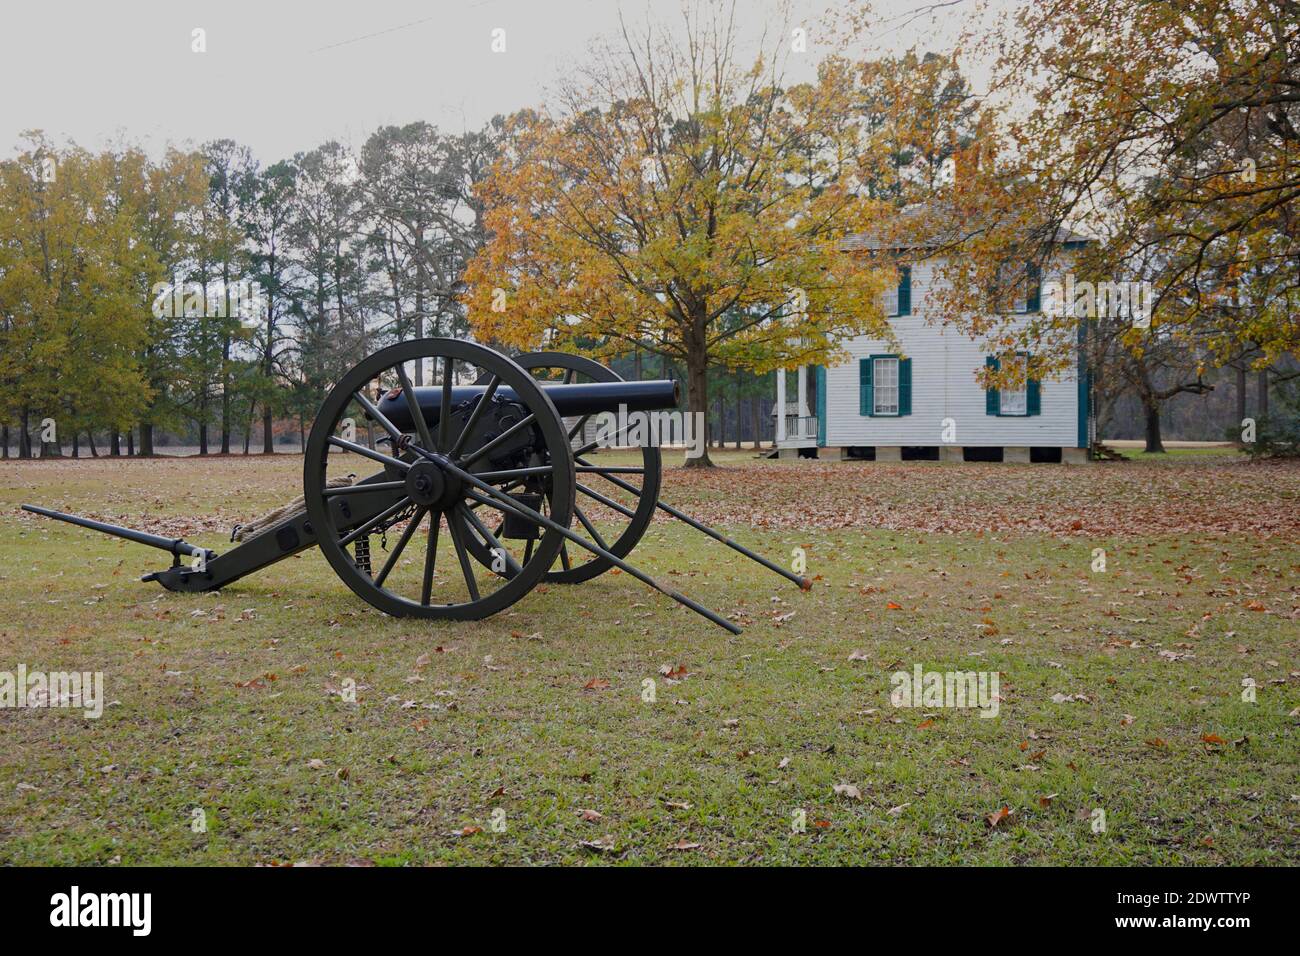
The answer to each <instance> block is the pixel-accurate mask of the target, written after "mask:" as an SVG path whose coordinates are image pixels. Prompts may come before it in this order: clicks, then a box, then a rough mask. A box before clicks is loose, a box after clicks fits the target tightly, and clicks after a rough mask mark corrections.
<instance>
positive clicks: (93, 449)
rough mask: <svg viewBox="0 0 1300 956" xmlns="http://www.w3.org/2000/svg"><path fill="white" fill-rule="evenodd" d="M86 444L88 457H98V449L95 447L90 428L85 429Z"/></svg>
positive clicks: (93, 434) (93, 435)
mask: <svg viewBox="0 0 1300 956" xmlns="http://www.w3.org/2000/svg"><path fill="white" fill-rule="evenodd" d="M86 444H87V445H89V446H90V457H91V458H98V457H99V449H98V448H96V447H95V433H94V432H92V431H91V430H90V429H86Z"/></svg>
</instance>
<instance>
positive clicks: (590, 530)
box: [573, 505, 609, 551]
mask: <svg viewBox="0 0 1300 956" xmlns="http://www.w3.org/2000/svg"><path fill="white" fill-rule="evenodd" d="M573 513H574V514H576V515H577V516H578V520H579V521H581V522H582V526H583V527H584V528H586V529H587V534H589V535H591V538H592V540H593V541H595V542H596V543H597V544H598V545H600V546H601V547H602V548H604V549H605V550H606V551H608V550H609V545H607V544H606V543H605V539H604V538H602V537H601V536H600V532H599V531H597V530H596V526H595V525H593V524H592V523H591V522H590V521H588V520H587V516H586V515H585V514H583V513H582V509H581V508H579V507H578V506H577V505H574V506H573Z"/></svg>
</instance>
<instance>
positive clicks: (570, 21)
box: [0, 0, 1005, 162]
mask: <svg viewBox="0 0 1300 956" xmlns="http://www.w3.org/2000/svg"><path fill="white" fill-rule="evenodd" d="M842 2H843V0H842ZM999 2H1005V0H999ZM827 5H828V4H827V2H826V0H793V2H792V9H793V11H794V18H793V19H794V22H795V23H801V22H802V23H807V24H808V25H809V27H810V28H811V27H812V25H813V24H814V23H815V22H816V21H817V20H818V19H819V18H820V16H821V14H822V13H823V12H824V10H825V9H826V8H827ZM924 5H925V0H877V2H876V4H875V9H876V10H877V11H878V12H879V13H880V14H881V15H882V16H883V17H885V18H887V23H886V25H885V26H884V27H883V28H882V29H881V30H880V31H879V32H878V33H877V34H875V35H873V38H872V44H873V45H874V46H876V47H877V48H879V49H887V50H892V51H895V52H900V51H902V50H904V49H906V48H907V47H909V46H911V45H917V46H918V48H919V49H921V50H922V51H924V50H929V49H945V48H947V47H948V46H949V45H950V44H951V42H952V39H953V38H954V37H955V36H956V34H957V32H958V29H959V26H960V22H959V17H960V16H962V15H963V14H962V13H960V12H958V11H961V10H963V8H967V7H973V6H974V0H969V2H962V3H960V4H958V5H957V6H956V7H955V8H950V9H944V10H942V11H939V12H937V13H936V14H934V15H928V16H926V17H923V18H921V19H918V20H916V21H915V22H913V23H910V24H908V25H905V26H903V24H904V23H905V22H906V20H908V19H910V18H909V17H907V13H908V12H909V11H913V10H915V9H917V8H918V7H921V6H924ZM681 8H682V2H681V0H622V2H616V0H424V2H414V0H316V2H310V3H306V2H304V3H299V2H285V0H256V2H250V0H204V2H198V0H137V2H130V3H122V2H119V3H104V2H96V0H85V2H67V0H35V2H31V0H20V2H15V3H10V4H6V5H5V7H4V8H3V13H0V156H9V155H11V154H12V152H13V150H14V147H15V146H16V145H17V144H18V142H19V134H20V133H21V132H22V131H23V130H26V129H32V128H38V129H43V130H45V131H46V133H47V134H49V135H50V136H52V137H53V138H54V139H55V141H56V142H63V141H65V140H69V139H70V140H73V141H75V142H77V143H78V144H80V145H82V146H85V147H87V148H91V149H97V148H100V147H103V146H104V145H106V144H108V143H110V142H112V141H114V139H115V138H116V137H118V136H125V137H126V138H127V139H129V140H131V141H133V142H139V143H142V144H143V145H145V146H146V147H147V148H149V149H150V151H151V152H157V151H159V150H161V148H162V147H163V146H165V145H166V144H168V143H175V144H179V145H184V144H189V145H197V144H198V143H201V142H203V141H205V140H209V139H215V138H219V137H229V138H231V139H235V140H238V141H239V142H242V143H245V144H247V145H248V146H250V147H251V148H252V149H253V151H254V153H256V155H257V156H258V157H259V158H260V159H261V160H262V161H264V162H273V161H275V160H278V159H281V158H285V157H288V156H290V155H292V154H293V153H294V152H296V151H299V150H307V149H311V148H313V147H315V146H317V145H319V144H320V143H322V142H324V141H325V140H327V139H330V138H336V139H340V140H342V141H344V142H347V143H350V144H351V145H353V146H354V147H359V146H360V145H361V143H362V142H364V140H365V138H366V137H367V136H368V135H369V134H370V133H371V132H372V131H373V130H374V129H375V128H376V127H378V126H379V125H381V124H386V123H397V124H401V123H408V122H412V121H415V120H420V119H423V120H428V121H429V122H432V123H434V124H436V125H438V126H439V127H441V128H443V129H446V130H448V131H453V132H458V131H460V130H463V129H470V128H478V127H480V126H482V125H483V124H484V123H485V122H486V121H487V120H489V119H490V118H491V117H492V116H493V115H495V114H497V113H509V112H512V111H513V110H515V109H518V108H520V107H524V106H530V105H538V104H540V103H541V102H543V101H544V99H545V96H546V91H547V89H548V87H550V86H552V85H553V84H554V82H555V81H556V79H557V78H559V77H562V76H563V75H564V74H565V71H566V70H568V69H571V68H572V65H573V64H574V63H575V62H578V61H580V60H581V59H582V58H583V56H584V53H585V51H586V50H587V49H588V47H589V46H590V44H591V43H592V41H593V40H595V39H596V38H597V37H599V36H608V35H611V34H612V33H614V31H615V30H616V29H617V26H618V16H619V12H620V10H621V11H622V13H623V14H624V16H625V17H626V18H627V19H629V20H630V21H632V22H634V23H636V22H644V20H645V19H646V17H647V16H649V17H650V18H652V19H655V20H662V21H665V22H668V23H670V24H672V25H676V24H679V23H680V22H681ZM738 11H739V16H738V19H739V20H740V22H741V27H742V31H743V32H744V35H745V36H747V37H749V38H756V37H757V36H758V34H759V32H760V31H761V29H762V28H763V26H764V24H765V23H766V24H768V25H769V26H770V27H772V28H775V27H776V26H778V25H779V19H780V14H779V6H778V3H777V2H774V0H738ZM900 26H901V27H902V28H901V29H900ZM195 28H202V29H203V30H205V31H206V43H207V52H206V53H202V54H198V53H194V52H192V51H191V45H192V41H191V35H192V31H193V30H194V29H195ZM498 28H499V29H503V30H504V31H505V42H506V51H505V52H504V53H494V52H493V51H492V49H491V45H492V39H493V37H492V31H493V30H494V29H498ZM818 40H819V37H818V35H817V33H816V31H815V30H811V29H810V33H809V54H808V56H806V57H804V58H802V61H801V62H802V63H803V64H807V67H806V69H808V71H809V72H810V71H811V65H812V64H813V63H814V62H815V60H816V59H817V58H818V56H819V55H820V54H821V53H822V52H824V47H823V48H822V49H820V50H819V48H818ZM798 69H799V64H798V63H795V64H792V78H794V79H801V78H803V77H801V76H798V75H797V74H795V73H794V71H797V70H798ZM970 74H971V76H972V79H973V81H974V82H975V85H976V87H977V88H980V86H981V82H982V80H983V77H982V76H981V75H980V65H979V64H971V65H970Z"/></svg>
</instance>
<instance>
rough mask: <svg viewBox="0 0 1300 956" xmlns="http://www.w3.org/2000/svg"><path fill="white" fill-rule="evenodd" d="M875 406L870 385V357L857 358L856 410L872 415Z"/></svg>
mask: <svg viewBox="0 0 1300 956" xmlns="http://www.w3.org/2000/svg"><path fill="white" fill-rule="evenodd" d="M875 407H876V402H875V394H874V391H873V389H872V387H871V359H870V358H869V357H868V358H864V359H858V412H859V414H862V415H873V414H875V412H874V409H875Z"/></svg>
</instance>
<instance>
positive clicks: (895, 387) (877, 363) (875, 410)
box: [871, 355, 901, 418]
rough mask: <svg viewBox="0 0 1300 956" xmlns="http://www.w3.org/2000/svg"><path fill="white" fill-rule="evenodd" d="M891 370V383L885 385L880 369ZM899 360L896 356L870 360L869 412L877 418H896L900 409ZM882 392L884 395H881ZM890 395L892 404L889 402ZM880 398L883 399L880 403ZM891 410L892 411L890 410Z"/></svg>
mask: <svg viewBox="0 0 1300 956" xmlns="http://www.w3.org/2000/svg"><path fill="white" fill-rule="evenodd" d="M890 368H892V370H893V372H892V375H891V376H890V378H891V379H892V381H890V382H888V383H885V382H884V381H883V379H884V376H882V375H881V374H880V373H881V370H882V369H890ZM899 368H900V365H899V360H898V356H896V355H894V356H890V357H888V358H874V359H872V360H871V412H872V414H873V415H875V416H878V417H887V418H895V417H897V416H898V414H899V412H900V410H901V407H900V405H899V399H900V397H901V396H900V393H899V380H898V373H899ZM882 392H883V393H884V394H883V395H882ZM891 393H892V398H893V402H892V403H891V402H890V401H889V399H890V397H891ZM882 398H883V399H884V400H883V401H882ZM891 408H892V409H893V410H892V411H891V410H890V409H891Z"/></svg>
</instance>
